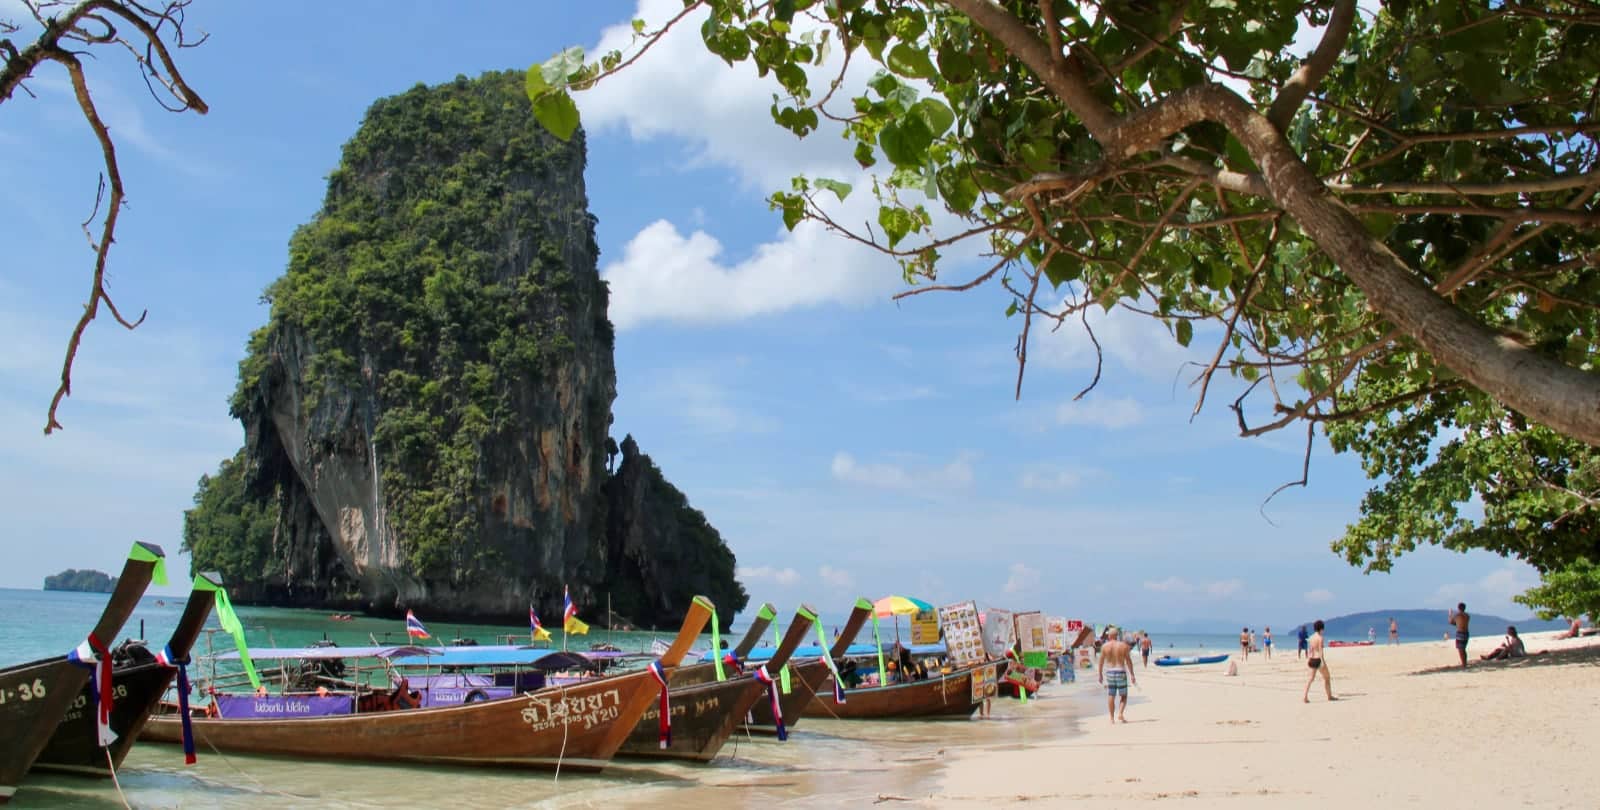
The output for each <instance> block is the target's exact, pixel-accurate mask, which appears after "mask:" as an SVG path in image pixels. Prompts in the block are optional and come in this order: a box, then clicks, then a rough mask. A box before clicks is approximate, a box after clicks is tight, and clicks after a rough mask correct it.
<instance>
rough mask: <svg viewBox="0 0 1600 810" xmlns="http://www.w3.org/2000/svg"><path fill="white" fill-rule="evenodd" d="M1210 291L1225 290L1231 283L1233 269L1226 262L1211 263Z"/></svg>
mask: <svg viewBox="0 0 1600 810" xmlns="http://www.w3.org/2000/svg"><path fill="white" fill-rule="evenodd" d="M1210 269H1211V279H1210V281H1211V285H1210V286H1211V289H1213V290H1226V289H1228V285H1229V284H1232V283H1233V267H1232V266H1230V265H1229V264H1228V263H1227V262H1212V263H1211V268H1210Z"/></svg>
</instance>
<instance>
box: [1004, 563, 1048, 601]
mask: <svg viewBox="0 0 1600 810" xmlns="http://www.w3.org/2000/svg"><path fill="white" fill-rule="evenodd" d="M1039 578H1040V577H1039V572H1038V571H1036V570H1034V569H1032V568H1030V567H1028V566H1026V565H1024V564H1022V563H1012V564H1011V577H1010V578H1009V579H1007V580H1006V584H1005V586H1004V587H1003V588H1002V590H1004V591H1005V592H1006V593H1008V594H1016V593H1025V592H1027V591H1031V590H1033V589H1034V588H1035V587H1036V586H1038V584H1039Z"/></svg>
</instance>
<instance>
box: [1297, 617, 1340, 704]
mask: <svg viewBox="0 0 1600 810" xmlns="http://www.w3.org/2000/svg"><path fill="white" fill-rule="evenodd" d="M1311 628H1312V629H1313V630H1315V631H1316V632H1315V633H1312V634H1311V650H1310V658H1309V659H1308V660H1307V661H1306V666H1309V667H1310V668H1311V677H1309V678H1307V679H1306V691H1305V694H1303V695H1301V696H1300V697H1301V699H1302V700H1304V701H1305V702H1306V703H1310V702H1311V684H1312V683H1314V682H1316V680H1317V673H1319V672H1320V673H1322V688H1323V690H1324V691H1326V692H1327V693H1328V699H1329V700H1337V699H1338V698H1335V697H1334V696H1333V675H1332V674H1330V673H1329V672H1328V662H1326V661H1324V660H1322V655H1323V653H1322V620H1321V619H1318V620H1317V621H1316V623H1314V624H1312V625H1311Z"/></svg>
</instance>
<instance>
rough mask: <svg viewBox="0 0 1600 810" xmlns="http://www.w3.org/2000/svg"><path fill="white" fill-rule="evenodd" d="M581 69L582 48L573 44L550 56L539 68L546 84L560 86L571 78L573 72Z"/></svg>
mask: <svg viewBox="0 0 1600 810" xmlns="http://www.w3.org/2000/svg"><path fill="white" fill-rule="evenodd" d="M582 69H583V48H580V47H578V46H577V45H574V46H572V47H570V48H567V49H566V50H564V51H562V52H560V53H558V54H556V55H555V56H552V57H550V58H549V59H548V60H546V61H545V63H544V66H543V67H542V68H540V73H542V74H543V75H544V80H545V83H546V84H549V85H550V86H552V87H560V86H562V85H564V84H566V83H567V81H568V80H569V79H571V78H572V75H573V74H574V73H577V72H578V71H580V70H582Z"/></svg>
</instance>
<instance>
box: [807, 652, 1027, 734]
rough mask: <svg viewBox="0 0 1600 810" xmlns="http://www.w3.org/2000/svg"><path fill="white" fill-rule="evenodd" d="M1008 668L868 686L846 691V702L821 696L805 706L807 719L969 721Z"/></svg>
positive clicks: (997, 665)
mask: <svg viewBox="0 0 1600 810" xmlns="http://www.w3.org/2000/svg"><path fill="white" fill-rule="evenodd" d="M1004 666H1005V664H1004V663H1002V662H995V661H989V662H986V663H982V664H976V665H973V666H968V667H962V668H961V669H957V670H955V671H954V672H951V673H949V674H944V675H938V676H932V675H930V676H929V677H928V678H927V680H921V681H911V682H909V683H895V684H890V685H888V686H866V687H858V688H856V689H849V690H846V691H845V702H843V703H837V702H835V701H834V700H833V696H832V695H831V694H827V693H819V694H817V695H815V696H813V698H812V700H811V702H810V703H808V704H806V707H805V710H804V713H805V716H807V717H836V718H839V719H841V720H850V719H879V720H881V719H887V718H898V717H968V716H970V715H971V714H972V713H973V712H974V711H976V710H977V708H978V706H979V705H980V704H982V703H983V700H984V697H985V694H986V690H987V689H988V686H990V685H993V684H994V683H995V680H996V678H998V677H999V673H1000V670H1001V668H1002V667H1004Z"/></svg>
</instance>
